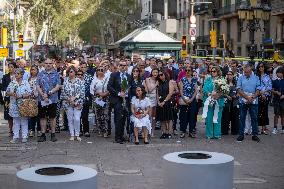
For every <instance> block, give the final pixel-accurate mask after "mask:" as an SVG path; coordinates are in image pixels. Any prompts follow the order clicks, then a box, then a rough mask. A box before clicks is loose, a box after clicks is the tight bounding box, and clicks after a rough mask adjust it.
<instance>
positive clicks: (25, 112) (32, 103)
mask: <svg viewBox="0 0 284 189" xmlns="http://www.w3.org/2000/svg"><path fill="white" fill-rule="evenodd" d="M17 105H18V108H19V112H20V115H21V117H35V116H37V115H38V102H37V100H36V99H32V98H28V99H20V100H17Z"/></svg>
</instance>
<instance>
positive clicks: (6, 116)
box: [4, 96, 13, 120]
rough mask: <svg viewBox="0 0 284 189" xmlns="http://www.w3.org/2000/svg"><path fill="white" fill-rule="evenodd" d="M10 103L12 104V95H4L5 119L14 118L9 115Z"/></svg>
mask: <svg viewBox="0 0 284 189" xmlns="http://www.w3.org/2000/svg"><path fill="white" fill-rule="evenodd" d="M9 104H10V97H7V96H6V97H4V119H5V120H12V119H13V118H12V117H11V116H10V115H9V107H10V106H9Z"/></svg>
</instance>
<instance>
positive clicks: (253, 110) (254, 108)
mask: <svg viewBox="0 0 284 189" xmlns="http://www.w3.org/2000/svg"><path fill="white" fill-rule="evenodd" d="M247 111H249V115H250V117H251V127H252V135H253V136H256V135H257V134H258V124H257V115H258V105H257V104H240V130H239V135H241V136H243V135H244V131H245V125H246V123H245V122H246V115H247Z"/></svg>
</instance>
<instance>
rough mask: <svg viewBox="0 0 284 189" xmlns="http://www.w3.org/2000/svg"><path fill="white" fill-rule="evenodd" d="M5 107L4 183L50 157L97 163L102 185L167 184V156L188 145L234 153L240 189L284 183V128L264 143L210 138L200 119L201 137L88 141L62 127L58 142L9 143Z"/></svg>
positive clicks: (1, 128)
mask: <svg viewBox="0 0 284 189" xmlns="http://www.w3.org/2000/svg"><path fill="white" fill-rule="evenodd" d="M0 110H1V111H0V189H13V188H17V187H16V177H15V173H16V172H17V171H18V170H21V169H23V168H26V167H31V166H34V165H37V164H47V163H49V164H58V163H63V164H79V165H85V166H88V167H92V168H95V169H96V170H97V171H98V172H99V177H98V185H99V187H98V188H99V189H126V188H127V189H128V188H129V189H144V188H147V189H160V188H161V189H164V188H166V186H165V185H164V180H163V173H164V169H163V167H164V166H163V165H164V164H165V162H164V160H163V159H162V156H163V155H164V154H166V153H169V152H174V151H184V150H205V151H215V152H223V153H226V154H229V155H232V156H234V157H235V169H234V187H235V188H237V189H272V188H273V189H283V188H284V161H283V157H284V150H283V149H284V135H281V134H278V135H273V136H261V137H260V138H261V142H260V143H255V142H253V141H251V138H250V137H246V139H245V141H244V142H243V143H236V142H235V137H232V136H225V137H223V138H222V139H221V140H213V141H211V142H208V141H207V140H206V139H205V137H204V126H203V124H202V123H199V125H198V129H199V133H198V138H197V139H194V140H193V139H190V138H185V139H183V140H180V139H178V138H173V139H171V140H160V139H158V138H154V139H153V140H152V142H151V144H150V145H146V146H145V145H139V146H135V145H132V144H130V143H127V144H123V145H121V144H115V143H113V137H112V138H108V139H104V138H98V137H97V136H95V134H94V133H93V134H92V137H91V138H83V141H82V142H70V141H68V138H69V136H68V134H67V133H60V134H59V135H57V136H58V138H59V141H58V142H56V143H52V142H46V143H43V144H38V143H37V142H36V139H32V140H31V141H30V142H28V143H27V144H9V137H8V134H7V123H6V122H5V121H4V120H3V109H0ZM270 117H271V116H270ZM272 121H273V120H272V117H271V120H270V122H271V123H272ZM270 129H271V128H270ZM179 141H181V142H179ZM176 188H178V186H177V187H176Z"/></svg>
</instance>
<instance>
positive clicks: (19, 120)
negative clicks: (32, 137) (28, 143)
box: [13, 117, 28, 139]
mask: <svg viewBox="0 0 284 189" xmlns="http://www.w3.org/2000/svg"><path fill="white" fill-rule="evenodd" d="M20 129H21V131H22V138H28V118H26V117H13V133H14V135H13V139H18V138H19V133H20Z"/></svg>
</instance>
